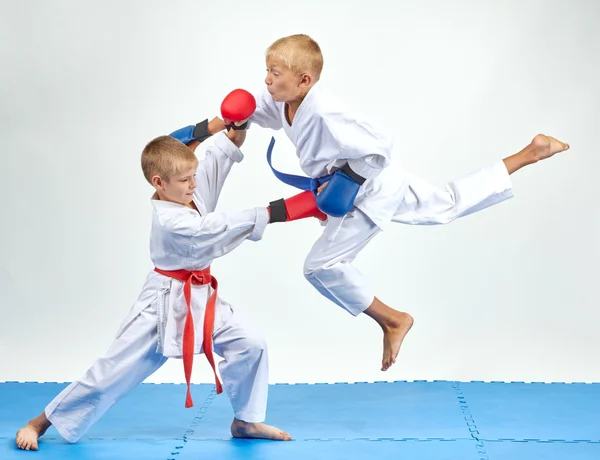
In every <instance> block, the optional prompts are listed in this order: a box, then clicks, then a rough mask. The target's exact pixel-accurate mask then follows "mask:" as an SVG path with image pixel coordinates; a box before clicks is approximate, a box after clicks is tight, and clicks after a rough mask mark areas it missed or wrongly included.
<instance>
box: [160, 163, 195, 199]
mask: <svg viewBox="0 0 600 460" xmlns="http://www.w3.org/2000/svg"><path fill="white" fill-rule="evenodd" d="M197 169H198V165H196V164H195V165H192V166H189V167H187V168H185V169H184V170H183V171H182V172H181V173H180V174H176V175H174V176H172V177H171V178H170V179H169V180H168V181H164V180H163V179H161V178H160V177H159V176H154V177H153V178H152V184H153V185H154V188H155V189H156V191H157V193H158V196H159V198H160V199H161V200H164V201H171V202H173V203H179V204H182V205H184V206H188V205H189V204H190V203H191V202H192V198H193V194H194V189H195V188H196V170H197Z"/></svg>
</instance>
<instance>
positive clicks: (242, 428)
mask: <svg viewBox="0 0 600 460" xmlns="http://www.w3.org/2000/svg"><path fill="white" fill-rule="evenodd" d="M231 435H232V436H233V437H234V438H253V439H272V440H274V441H291V439H292V437H291V436H290V435H289V434H288V433H286V432H285V431H281V430H280V429H279V428H276V427H274V426H271V425H265V424H264V423H248V422H242V421H241V420H238V419H237V418H234V419H233V423H232V424H231Z"/></svg>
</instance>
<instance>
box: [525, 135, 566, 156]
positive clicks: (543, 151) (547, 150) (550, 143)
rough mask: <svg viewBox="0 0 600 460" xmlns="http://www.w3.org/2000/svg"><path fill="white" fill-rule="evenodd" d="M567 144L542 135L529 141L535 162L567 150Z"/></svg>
mask: <svg viewBox="0 0 600 460" xmlns="http://www.w3.org/2000/svg"><path fill="white" fill-rule="evenodd" d="M569 147H570V146H569V144H565V143H564V142H561V141H559V140H557V139H554V138H553V137H550V136H545V135H543V134H538V135H537V136H535V137H534V138H533V140H532V141H531V149H532V153H533V157H534V160H535V161H540V160H545V159H546V158H550V157H551V156H553V155H555V154H557V153H560V152H564V151H565V150H569Z"/></svg>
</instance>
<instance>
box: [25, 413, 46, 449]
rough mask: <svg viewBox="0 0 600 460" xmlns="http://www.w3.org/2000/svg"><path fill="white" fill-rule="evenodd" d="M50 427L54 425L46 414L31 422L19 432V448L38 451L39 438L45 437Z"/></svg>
mask: <svg viewBox="0 0 600 460" xmlns="http://www.w3.org/2000/svg"><path fill="white" fill-rule="evenodd" d="M50 425H52V423H50V420H48V418H47V417H46V413H45V412H42V413H41V414H40V415H38V416H37V417H36V418H33V419H31V420H29V422H28V423H27V425H25V426H24V427H23V428H21V429H20V430H19V431H17V438H16V443H17V447H18V448H19V449H23V450H38V438H40V437H41V436H43V435H44V433H45V432H46V430H47V429H48V428H50Z"/></svg>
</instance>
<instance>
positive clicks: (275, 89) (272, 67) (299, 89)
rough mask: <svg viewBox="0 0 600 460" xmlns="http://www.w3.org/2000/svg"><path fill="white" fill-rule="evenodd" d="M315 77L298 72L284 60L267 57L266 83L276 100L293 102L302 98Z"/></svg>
mask: <svg viewBox="0 0 600 460" xmlns="http://www.w3.org/2000/svg"><path fill="white" fill-rule="evenodd" d="M312 81H313V79H312V77H311V76H310V75H308V74H300V75H298V74H296V73H294V71H292V70H291V69H290V68H289V67H288V66H287V65H285V63H284V62H283V61H281V60H280V59H278V58H276V57H272V56H269V57H267V76H266V78H265V84H266V85H267V90H268V91H269V94H271V97H272V98H273V100H274V101H277V102H292V101H298V100H302V98H303V97H304V96H305V95H306V93H307V92H308V90H309V89H310V86H311V83H312Z"/></svg>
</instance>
